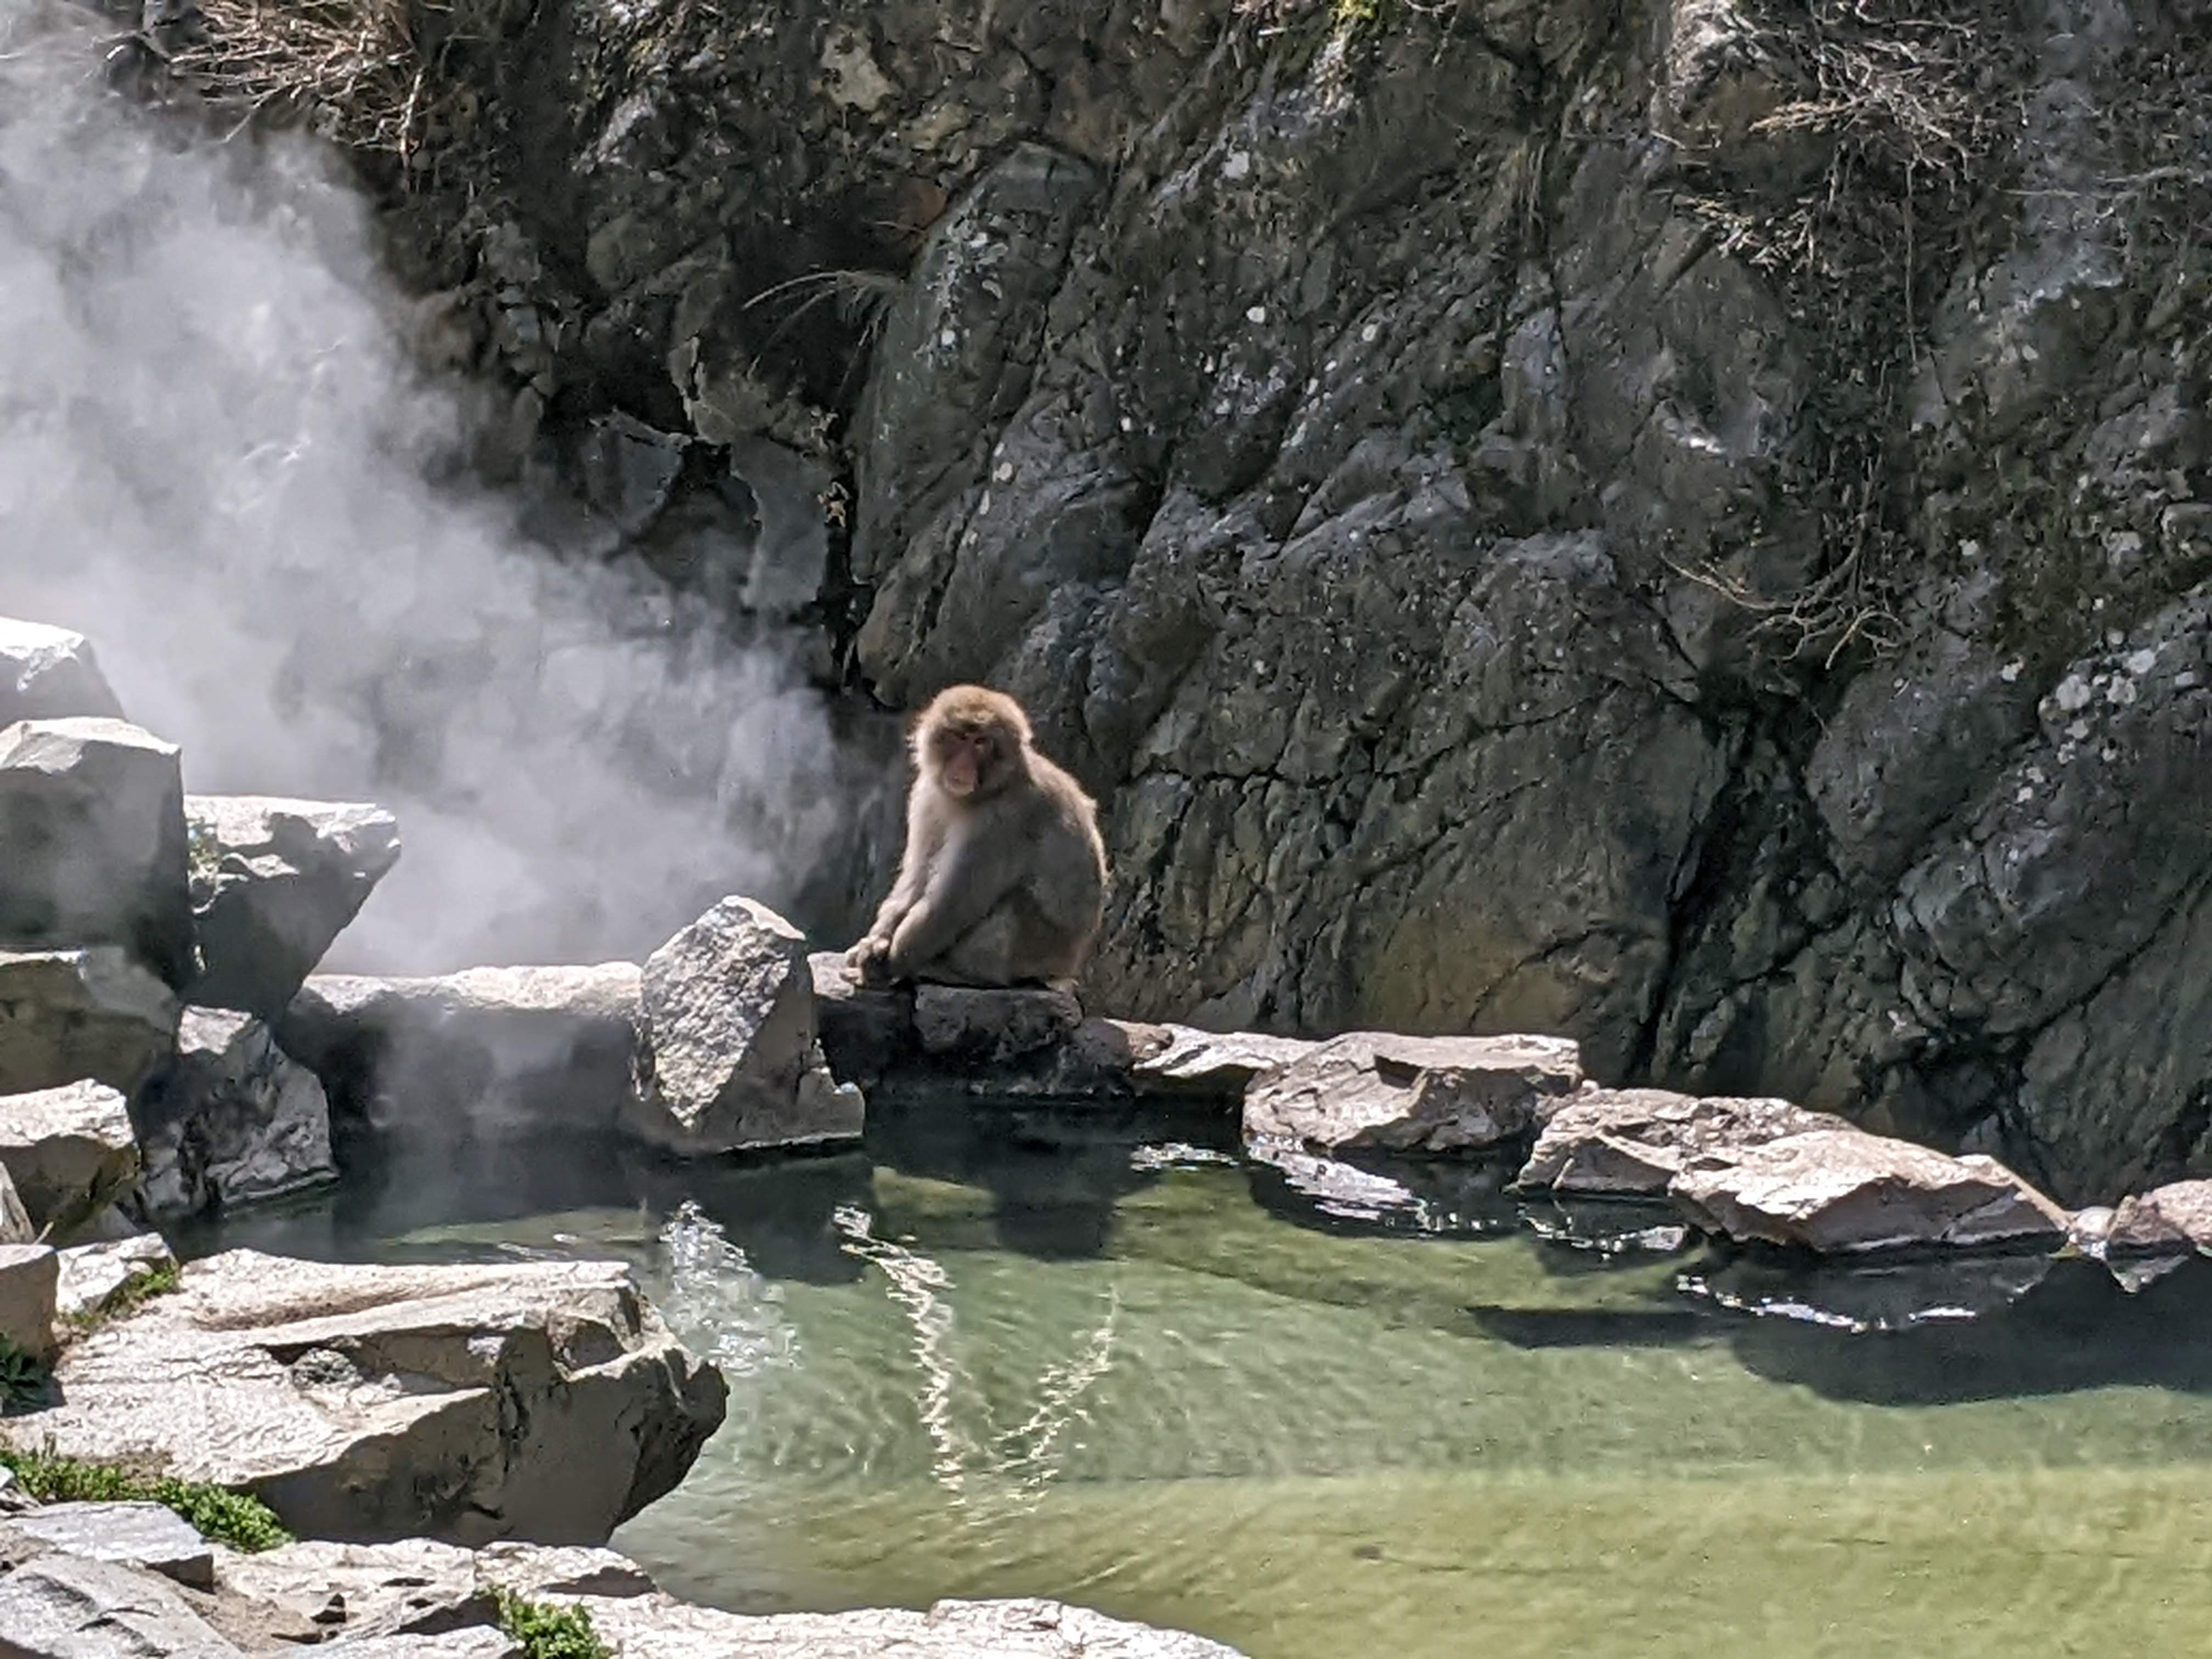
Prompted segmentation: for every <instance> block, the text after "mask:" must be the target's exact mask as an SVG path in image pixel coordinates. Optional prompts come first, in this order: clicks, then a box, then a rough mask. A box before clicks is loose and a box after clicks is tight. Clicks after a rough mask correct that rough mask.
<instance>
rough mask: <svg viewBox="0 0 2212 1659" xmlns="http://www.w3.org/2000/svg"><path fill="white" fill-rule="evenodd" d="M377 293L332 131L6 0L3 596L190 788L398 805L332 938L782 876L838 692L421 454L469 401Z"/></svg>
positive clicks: (826, 809)
mask: <svg viewBox="0 0 2212 1659" xmlns="http://www.w3.org/2000/svg"><path fill="white" fill-rule="evenodd" d="M393 319H394V309H393V305H392V296H391V295H389V294H388V292H386V290H385V289H384V288H383V287H382V278H381V276H380V273H379V269H378V261H377V258H376V255H375V252H374V246H373V241H372V236H371V225H370V221H369V217H368V212H367V210H366V207H365V204H363V202H362V200H361V199H360V197H359V196H358V194H357V193H356V191H354V190H353V188H352V187H351V186H350V185H349V184H347V183H346V182H345V181H344V180H343V177H342V176H341V174H340V173H339V172H338V170H337V167H336V166H335V164H334V163H333V162H332V161H331V159H330V158H329V157H327V156H325V155H323V154H322V153H320V152H319V151H318V150H317V149H314V148H313V147H312V146H310V145H309V144H307V143H304V142H302V143H266V144H264V143H252V142H251V141H249V140H246V139H243V138H240V139H234V140H233V141H231V142H229V143H221V144H217V143H206V142H195V143H187V142H185V141H184V140H183V139H182V138H181V137H179V134H178V133H177V132H176V131H174V130H173V128H171V127H167V126H164V125H162V124H161V123H160V122H159V121H158V120H157V119H156V118H153V117H151V116H149V115H147V114H145V113H144V112H141V111H138V110H137V109H136V108H134V107H133V106H130V105H129V104H128V103H126V102H125V100H123V99H121V98H119V97H118V96H116V95H114V94H111V93H109V92H108V91H106V88H105V87H104V86H103V84H102V82H101V79H100V65H99V60H98V56H97V52H96V50H95V48H94V45H93V43H92V41H91V40H90V38H89V37H88V35H87V34H86V33H84V28H83V24H82V19H81V17H77V16H76V15H69V16H64V15H62V14H61V13H60V11H59V9H58V8H56V7H53V6H50V5H47V4H44V3H41V0H0V614H7V615H13V616H19V617H30V618H33V619H36V620H40V621H44V622H51V623H60V624H62V625H64V626H67V627H71V628H75V629H80V630H81V631H82V632H84V633H86V634H88V635H90V636H91V637H92V638H93V640H94V643H95V645H96V647H98V649H99V651H100V657H101V659H102V662H103V664H104V665H105V666H106V670H107V672H108V677H109V678H110V679H111V680H112V682H113V683H114V684H115V687H116V690H117V692H118V695H119V696H121V697H122V699H123V702H124V705H125V708H127V709H128V710H129V711H130V713H131V717H132V718H133V719H134V720H137V721H138V722H139V723H140V724H142V725H143V726H147V727H149V729H151V730H153V731H155V732H158V733H159V734H161V736H163V737H166V738H169V739H171V740H172V741H174V742H177V743H179V744H182V745H183V746H184V750H185V787H187V788H188V789H191V790H192V791H194V792H195V793H256V794H292V795H305V796H309V797H315V798H322V799H374V800H377V801H379V802H380V803H381V804H383V805H387V806H390V807H392V809H393V810H394V811H397V812H398V814H399V815H400V820H401V829H402V833H403V835H404V838H405V842H406V851H405V854H404V857H403V858H402V859H401V860H400V863H399V866H398V869H396V870H395V871H394V872H392V875H391V876H390V877H388V878H386V883H385V885H384V887H383V888H382V889H381V890H380V891H379V892H378V894H377V895H376V896H375V897H374V898H373V899H372V900H371V901H370V902H369V904H368V908H366V909H365V910H364V911H363V913H362V916H361V918H360V920H359V921H356V923H355V925H354V927H353V928H352V929H351V930H350V931H349V933H348V934H347V935H346V936H345V938H344V939H342V940H341V941H340V945H339V947H338V951H337V953H334V956H333V958H332V962H331V964H330V965H331V966H333V967H336V966H339V965H348V966H356V967H364V968H373V969H380V970H386V971H408V972H422V971H439V970H443V969H450V968H453V967H458V966H462V965H465V964H467V963H474V962H489V961H512V962H526V961H550V960H562V959H575V958H580V957H581V958H596V957H604V956H608V955H632V956H634V955H637V954H639V953H641V952H642V951H647V950H649V949H650V948H652V946H653V945H654V944H656V943H658V942H659V939H662V938H664V937H665V936H666V935H667V934H668V933H670V932H671V931H673V929H674V928H675V927H678V926H681V925H682V924H683V923H684V921H688V920H690V917H691V916H693V915H696V914H697V913H698V911H699V910H700V909H702V908H704V906H705V905H706V904H707V903H708V902H712V900H713V899H714V897H715V896H719V895H720V894H721V893H724V892H728V891H743V892H747V893H750V894H753V895H755V896H759V897H761V898H763V899H766V900H768V901H769V902H787V901H788V899H789V897H790V896H791V894H792V892H793V890H794V888H795V887H796V885H797V884H798V883H799V881H801V880H802V879H803V878H805V873H806V868H807V864H808V861H809V860H810V859H811V858H812V857H814V856H816V855H817V853H818V851H819V849H820V848H823V845H824V844H825V843H827V842H829V841H830V840H832V839H833V837H834V836H835V834H836V831H837V830H838V829H839V828H840V826H841V825H842V823H844V822H846V821H847V820H848V818H849V817H850V812H851V802H852V799H853V798H854V793H856V792H855V791H854V789H853V787H851V784H852V781H851V780H850V779H847V778H842V777H841V776H840V775H839V771H838V768H837V766H836V763H835V762H834V761H833V759H832V745H831V739H830V736H829V731H828V727H827V723H826V715H825V713H824V710H823V708H822V706H821V704H820V703H819V702H818V700H817V698H816V697H815V696H813V695H812V694H811V693H810V692H809V691H807V690H805V688H804V687H803V685H802V684H800V682H799V678H798V677H797V676H796V675H795V674H794V673H793V672H792V671H790V669H789V667H788V665H787V664H786V662H785V661H784V660H783V659H781V657H779V656H778V655H777V654H775V653H772V652H770V651H769V650H766V649H763V648H760V647H750V648H740V647H738V646H735V645H733V644H732V643H730V642H729V641H728V640H727V638H726V636H724V635H721V634H720V633H719V632H718V630H717V629H716V628H715V626H714V619H713V618H711V617H707V616H705V615H704V614H702V613H699V612H697V611H696V610H694V609H692V608H690V607H687V606H686V605H684V604H681V603H679V602H678V601H676V600H674V599H671V598H670V597H669V595H668V594H667V593H666V592H665V590H664V589H663V588H661V587H660V586H658V585H657V584H655V583H653V581H652V580H650V579H648V578H647V577H646V576H645V575H643V574H641V573H638V572H634V571H624V570H622V569H618V568H611V567H606V566H598V565H595V566H592V567H590V568H578V567H575V566H563V565H559V564H556V563H555V562H552V561H550V559H549V558H548V557H547V556H545V555H544V554H543V553H542V552H539V551H536V550H532V549H530V548H528V547H526V546H525V545H524V544H523V543H522V540H521V538H520V537H519V536H518V535H517V534H516V532H514V530H513V518H514V513H515V510H516V509H515V505H514V503H513V502H511V501H502V500H500V499H496V498H490V497H488V496H486V495H484V494H483V493H482V492H477V493H475V494H473V495H465V494H459V493H456V492H455V491H454V490H453V489H450V488H440V487H434V486H433V485H431V484H430V483H427V482H425V464H426V461H427V459H428V458H429V457H430V456H431V455H433V454H434V453H440V452H441V450H442V449H444V448H445V447H447V446H448V445H450V444H451V443H452V441H453V439H454V437H455V435H456V430H457V425H458V419H459V417H458V415H457V412H456V410H455V408H454V406H453V402H452V400H451V399H449V398H446V397H443V396H441V395H439V394H437V393H436V392H433V391H431V390H429V389H427V388H426V387H425V386H423V385H422V384H421V383H420V382H419V381H418V380H416V378H415V376H414V375H413V374H411V372H410V367H409V365H408V362H407V361H406V358H405V355H404V349H403V348H402V346H401V343H400V342H399V339H398V335H397V331H396V330H395V327H394V320H393ZM836 942H838V943H842V941H836Z"/></svg>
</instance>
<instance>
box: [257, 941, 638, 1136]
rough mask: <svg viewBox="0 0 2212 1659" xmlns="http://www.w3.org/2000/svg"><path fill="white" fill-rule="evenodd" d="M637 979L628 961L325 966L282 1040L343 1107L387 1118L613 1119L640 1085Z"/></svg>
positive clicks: (458, 1125)
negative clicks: (418, 971)
mask: <svg viewBox="0 0 2212 1659" xmlns="http://www.w3.org/2000/svg"><path fill="white" fill-rule="evenodd" d="M640 977H641V975H640V970H639V969H638V967H637V965H636V964H635V963H629V962H605V963H595V964H592V965H589V966H566V967H542V968H541V967H516V968H471V969H465V970H464V971H462V972H460V973H457V974H446V975H437V976H435V977H423V978H398V979H386V978H380V977H377V976H374V975H358V974H318V975H314V976H313V977H312V978H310V979H309V980H308V981H307V984H306V985H305V986H304V987H301V992H300V994H299V995H298V996H296V997H295V998H294V999H293V1000H292V1005H291V1006H290V1007H289V1009H287V1010H286V1012H285V1015H284V1018H283V1021H282V1022H281V1023H280V1024H279V1025H278V1026H277V1030H276V1038H277V1042H278V1044H279V1045H280V1046H281V1047H282V1048H283V1050H284V1052H285V1053H286V1054H289V1055H291V1056H292V1058H293V1059H295V1060H298V1061H299V1062H300V1063H301V1065H303V1066H307V1068H308V1069H309V1070H311V1071H312V1072H313V1073H315V1075H316V1077H317V1079H319V1080H320V1082H321V1084H322V1085H323V1089H324V1091H325V1094H326V1095H327V1096H328V1097H329V1100H330V1105H331V1111H332V1112H333V1113H334V1114H336V1115H340V1116H344V1117H349V1118H351V1119H353V1120H355V1121H362V1122H366V1123H368V1124H370V1125H372V1126H374V1127H378V1128H385V1129H397V1128H400V1127H404V1128H405V1129H406V1130H407V1131H408V1132H410V1133H420V1134H427V1135H433V1136H447V1135H451V1134H453V1133H460V1132H465V1131H466V1130H467V1129H468V1128H469V1127H470V1126H471V1123H472V1122H475V1121H477V1120H478V1119H479V1118H482V1119H484V1120H487V1121H494V1122H496V1123H498V1124H500V1125H501V1126H512V1125H514V1124H517V1123H520V1124H522V1125H526V1126H539V1127H543V1126H546V1125H559V1126H562V1127H583V1128H608V1127H613V1126H614V1125H615V1124H616V1123H617V1121H619V1120H620V1118H621V1116H622V1115H623V1111H624V1110H625V1109H626V1103H628V1101H629V1098H630V1096H631V1093H632V1088H633V1085H632V1077H633V1073H634V1071H635V1064H636V1056H637V1019H638V987H639V981H640Z"/></svg>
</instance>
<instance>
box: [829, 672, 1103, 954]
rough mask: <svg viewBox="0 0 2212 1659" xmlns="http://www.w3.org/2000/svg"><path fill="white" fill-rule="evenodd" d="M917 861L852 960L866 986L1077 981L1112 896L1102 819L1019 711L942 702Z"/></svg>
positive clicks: (927, 748) (996, 696) (911, 819)
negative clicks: (1039, 746) (1036, 741)
mask: <svg viewBox="0 0 2212 1659" xmlns="http://www.w3.org/2000/svg"><path fill="white" fill-rule="evenodd" d="M910 741H911V744H912V749H913V755H914V773H915V775H914V785H913V787H912V789H911V790H910V791H909V792H908V795H907V801H906V854H905V856H904V857H903V858H902V859H901V860H899V872H898V880H897V881H896V883H894V884H893V885H892V887H891V891H890V897H889V898H887V899H885V900H884V903H883V908H881V909H880V910H878V912H877V913H876V920H875V925H874V926H873V927H870V928H869V930H868V934H867V937H866V939H862V940H861V941H860V943H859V944H858V945H854V947H853V949H852V951H851V954H850V958H849V959H850V961H851V963H852V964H853V967H854V969H855V971H857V972H858V973H859V975H860V978H861V979H862V981H866V982H869V983H876V984H880V983H882V982H884V981H890V980H901V979H925V980H933V981H939V983H944V984H951V985H1018V984H1022V983H1024V982H1028V981H1042V982H1045V983H1054V982H1062V983H1064V982H1065V981H1070V980H1073V978H1074V977H1075V975H1076V974H1077V973H1078V972H1079V970H1080V969H1081V968H1082V966H1083V962H1084V958H1085V956H1087V955H1088V954H1089V952H1090V949H1091V940H1092V939H1094V938H1096V937H1097V933H1098V923H1099V920H1100V915H1101V912H1102V909H1103V905H1104V902H1105V896H1106V848H1105V847H1104V845H1103V843H1102V842H1100V841H1099V839H1098V822H1097V807H1096V806H1094V805H1092V803H1091V797H1090V796H1088V795H1086V794H1085V793H1083V789H1082V787H1081V786H1080V785H1079V784H1078V783H1077V782H1076V781H1075V780H1074V779H1073V778H1072V777H1070V776H1068V775H1067V774H1066V773H1065V772H1063V771H1061V770H1060V768H1059V767H1057V766H1055V765H1054V764H1053V763H1052V762H1050V761H1049V760H1047V759H1046V758H1045V757H1043V756H1042V755H1041V754H1039V753H1038V752H1037V751H1036V747H1035V746H1034V745H1033V744H1032V743H1031V741H1030V722H1029V717H1028V716H1027V715H1026V714H1023V713H1022V706H1021V704H1019V703H1018V702H1015V701H1014V700H1013V699H1012V697H1009V696H1005V695H1004V694H1002V693H1000V692H997V691H989V690H985V689H984V688H983V687H981V686H980V685H956V686H953V687H952V688H951V690H945V691H940V692H939V693H938V695H937V696H936V697H935V698H934V699H933V700H932V701H931V702H930V705H929V707H928V708H925V709H923V710H922V711H921V718H920V719H919V720H916V721H915V724H914V732H913V735H912V738H911V739H910Z"/></svg>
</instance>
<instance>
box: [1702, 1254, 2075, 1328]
mask: <svg viewBox="0 0 2212 1659" xmlns="http://www.w3.org/2000/svg"><path fill="white" fill-rule="evenodd" d="M2050 1272H2051V1257H2049V1256H2047V1255H2018V1254H2014V1255H1972V1254H1964V1253H1962V1254H1960V1255H1948V1256H1936V1257H1932V1258H1931V1257H1927V1256H1919V1257H1911V1258H1907V1259H1905V1260H1898V1261H1883V1260H1881V1259H1880V1258H1876V1259H1875V1260H1872V1261H1826V1262H1820V1263H1818V1264H1815V1265H1814V1266H1811V1267H1807V1266H1804V1265H1802V1264H1798V1263H1786V1262H1778V1261H1767V1260H1762V1259H1759V1258H1756V1257H1751V1256H1739V1257H1737V1258H1736V1259H1735V1260H1734V1261H1728V1262H1725V1263H1723V1264H1722V1265H1721V1266H1720V1267H1716V1268H1714V1269H1712V1270H1711V1272H1707V1273H1685V1274H1683V1275H1682V1276H1681V1277H1680V1279H1677V1280H1676V1281H1675V1283H1676V1286H1677V1288H1679V1289H1680V1291H1682V1293H1683V1294H1684V1295H1686V1296H1693V1297H1703V1298H1705V1299H1708V1300H1710V1301H1711V1302H1713V1303H1715V1304H1717V1305H1718V1306H1721V1307H1723V1308H1728V1309H1731V1310H1735V1311H1736V1312H1739V1313H1748V1314H1754V1315H1757V1316H1759V1317H1761V1318H1766V1319H1788V1320H1795V1321H1796V1322H1800V1323H1802V1324H1808V1325H1825V1326H1827V1327H1829V1328H1832V1329H1836V1330H1845V1331H1852V1332H1867V1331H1907V1330H1912V1329H1915V1328H1917V1327H1920V1326H1923V1325H1954V1324H1958V1323H1960V1322H1962V1321H1965V1320H1969V1319H1978V1318H1981V1317H1983V1316H1986V1315H1989V1314H1993V1313H1997V1312H2001V1311H2002V1310H2004V1309H2006V1308H2008V1307H2010V1306H2011V1305H2012V1304H2014V1303H2015V1302H2017V1301H2019V1300H2020V1299H2021V1297H2024V1296H2026V1295H2027V1293H2028V1292H2029V1291H2032V1290H2033V1289H2034V1288H2035V1287H2036V1286H2037V1285H2040V1284H2041V1283H2042V1282H2043V1281H2044V1279H2045V1278H2046V1277H2047V1276H2048V1275H2049V1274H2050Z"/></svg>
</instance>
